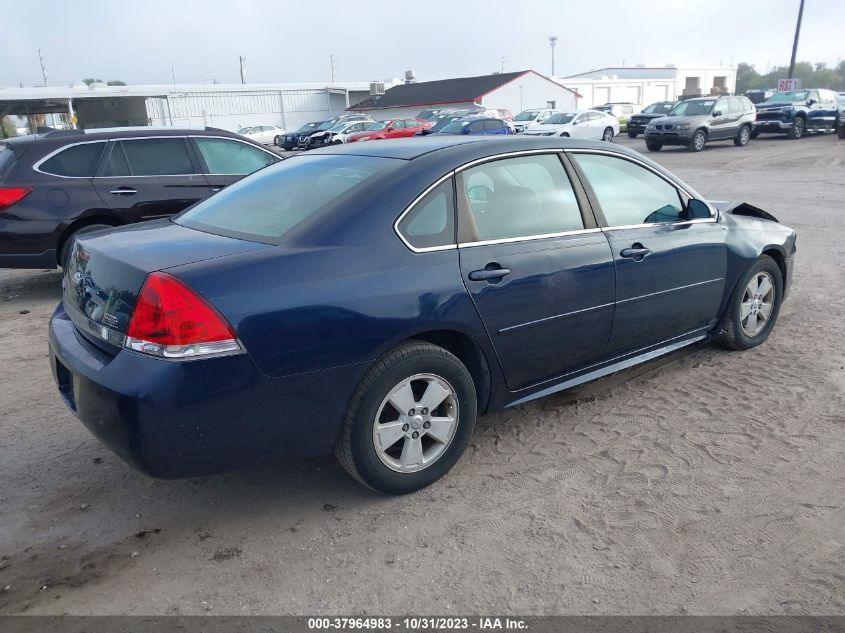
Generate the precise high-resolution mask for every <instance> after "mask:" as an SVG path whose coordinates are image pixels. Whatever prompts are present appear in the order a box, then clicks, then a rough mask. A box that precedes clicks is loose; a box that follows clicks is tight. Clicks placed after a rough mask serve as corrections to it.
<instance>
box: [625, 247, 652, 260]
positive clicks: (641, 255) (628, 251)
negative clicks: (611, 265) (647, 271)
mask: <svg viewBox="0 0 845 633" xmlns="http://www.w3.org/2000/svg"><path fill="white" fill-rule="evenodd" d="M619 254H620V255H621V256H622V257H627V258H628V259H633V260H634V261H635V262H641V261H643V260H644V259H645V258H646V257H647V256H648V255H650V254H651V249H649V248H645V247H644V246H643V245H642V244H634V245H633V246H632V247H631V248H623V249H622V250H621V251H620V252H619Z"/></svg>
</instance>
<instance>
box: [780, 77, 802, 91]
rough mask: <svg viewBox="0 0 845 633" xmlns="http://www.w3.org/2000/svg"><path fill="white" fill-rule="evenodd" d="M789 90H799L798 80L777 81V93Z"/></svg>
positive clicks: (799, 82)
mask: <svg viewBox="0 0 845 633" xmlns="http://www.w3.org/2000/svg"><path fill="white" fill-rule="evenodd" d="M790 90H801V80H800V79H779V80H778V92H789V91H790Z"/></svg>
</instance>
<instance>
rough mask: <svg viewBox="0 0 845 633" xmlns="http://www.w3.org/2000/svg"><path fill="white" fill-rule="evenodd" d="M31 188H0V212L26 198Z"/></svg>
mask: <svg viewBox="0 0 845 633" xmlns="http://www.w3.org/2000/svg"><path fill="white" fill-rule="evenodd" d="M31 191H32V187H0V211H5V210H6V209H8V208H9V207H11V206H12V205H13V204H17V203H18V202H20V201H21V200H23V199H24V198H26V197H27V196H28V195H29V194H30V192H31Z"/></svg>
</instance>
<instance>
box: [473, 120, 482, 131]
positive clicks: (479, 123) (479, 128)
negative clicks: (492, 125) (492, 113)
mask: <svg viewBox="0 0 845 633" xmlns="http://www.w3.org/2000/svg"><path fill="white" fill-rule="evenodd" d="M483 130H484V121H473V122H472V123H470V124H469V131H470V132H481V131H483Z"/></svg>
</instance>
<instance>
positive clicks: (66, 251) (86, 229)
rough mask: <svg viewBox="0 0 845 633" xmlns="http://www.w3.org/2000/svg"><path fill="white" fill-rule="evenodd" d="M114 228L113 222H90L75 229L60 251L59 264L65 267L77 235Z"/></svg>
mask: <svg viewBox="0 0 845 633" xmlns="http://www.w3.org/2000/svg"><path fill="white" fill-rule="evenodd" d="M113 228H114V227H113V226H112V225H111V224H89V225H88V226H83V227H82V228H81V229H77V230H75V231H74V232H73V233H71V234H70V235H68V238H67V239H66V240H65V243H64V244H63V245H62V249H61V251H59V262H58V263H59V266H61V267H62V268H65V266H66V264H67V261H68V258H69V257H70V254H71V252H72V251H73V243H74V242H75V241H76V238H77V237H79V236H81V235H86V234H88V233H93V232H94V231H102V230H104V229H113Z"/></svg>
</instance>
